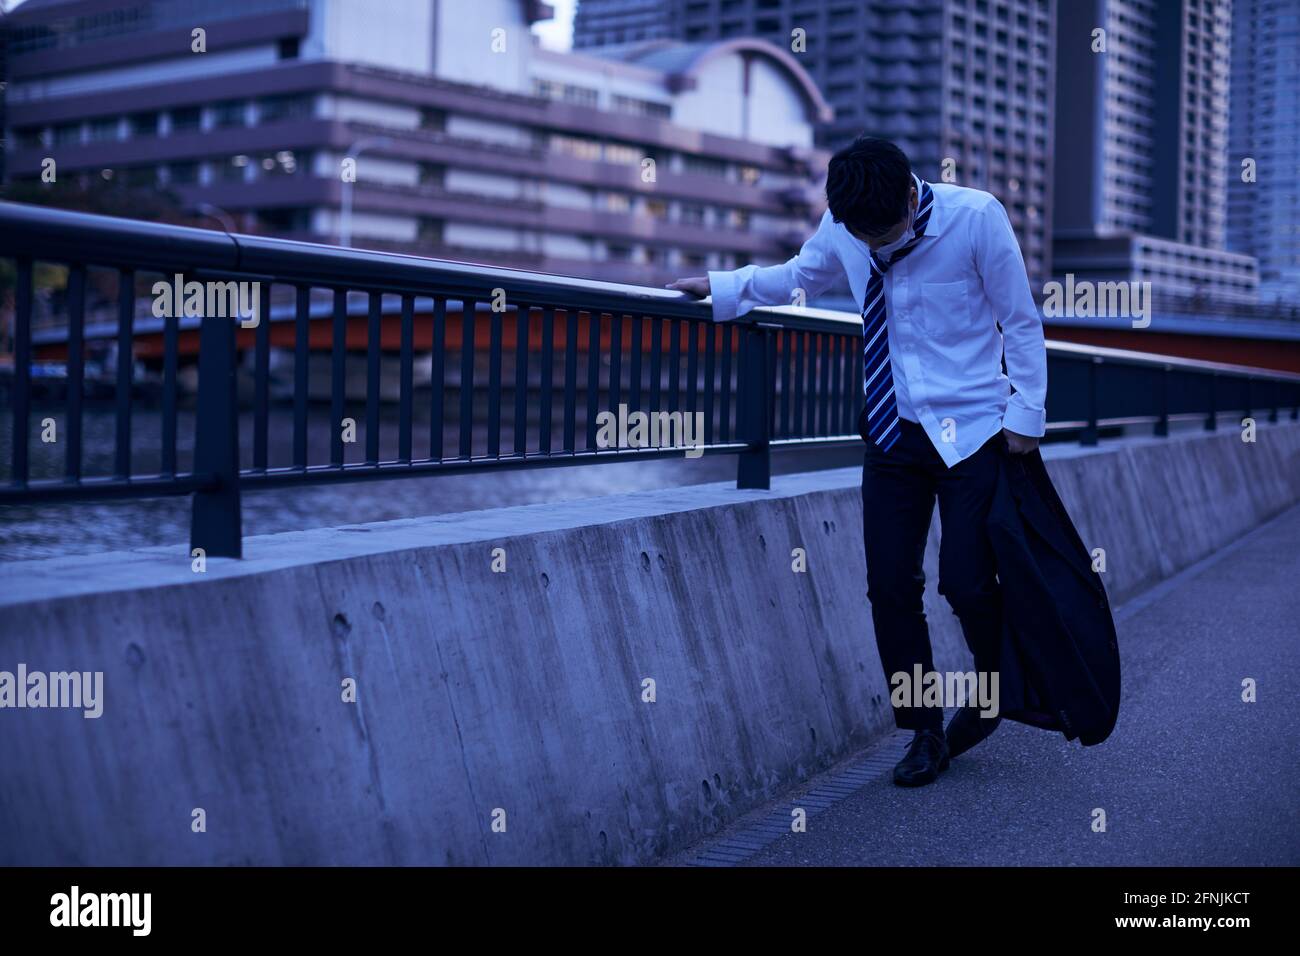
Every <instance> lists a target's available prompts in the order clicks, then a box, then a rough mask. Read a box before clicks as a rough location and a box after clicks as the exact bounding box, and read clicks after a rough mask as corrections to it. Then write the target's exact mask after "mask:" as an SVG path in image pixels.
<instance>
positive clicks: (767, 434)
mask: <svg viewBox="0 0 1300 956" xmlns="http://www.w3.org/2000/svg"><path fill="white" fill-rule="evenodd" d="M740 362H741V368H742V370H743V371H742V374H741V378H740V389H739V394H738V396H737V405H738V407H739V411H740V437H741V439H742V440H743V441H744V442H745V443H746V445H747V448H746V449H745V450H744V451H742V452H741V453H740V454H739V455H738V456H737V457H738V458H739V462H738V465H737V469H736V487H737V488H759V489H767V488H770V487H771V484H772V460H771V444H770V438H771V429H770V424H771V409H772V381H771V376H770V374H769V373H768V368H769V362H768V348H767V333H766V330H764V329H761V328H759V327H757V326H748V327H746V328H745V329H744V330H742V332H741V359H740Z"/></svg>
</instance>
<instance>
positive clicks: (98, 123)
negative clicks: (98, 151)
mask: <svg viewBox="0 0 1300 956" xmlns="http://www.w3.org/2000/svg"><path fill="white" fill-rule="evenodd" d="M114 139H117V119H116V118H114V119H97V120H91V121H90V141H91V142H92V143H102V142H105V141H108V140H114Z"/></svg>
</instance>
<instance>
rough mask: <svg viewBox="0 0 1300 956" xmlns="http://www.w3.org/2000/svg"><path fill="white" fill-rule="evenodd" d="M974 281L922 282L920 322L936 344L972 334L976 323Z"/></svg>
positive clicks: (919, 308)
mask: <svg viewBox="0 0 1300 956" xmlns="http://www.w3.org/2000/svg"><path fill="white" fill-rule="evenodd" d="M970 286H971V283H970V282H969V281H967V280H965V279H963V280H960V281H958V282H922V283H921V301H920V302H918V303H917V325H919V326H920V327H921V330H922V331H923V332H924V333H925V334H926V336H927V337H928V338H929V339H931V340H932V341H933V342H935V343H940V344H941V343H950V342H954V341H956V340H959V339H963V338H965V337H967V336H968V335H969V334H970V331H971V328H972V327H973V326H974V324H975V303H974V300H973V298H972V291H971V288H970Z"/></svg>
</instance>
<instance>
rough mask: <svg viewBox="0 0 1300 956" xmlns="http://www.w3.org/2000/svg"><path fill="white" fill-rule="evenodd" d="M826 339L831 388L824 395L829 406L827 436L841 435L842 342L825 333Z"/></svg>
mask: <svg viewBox="0 0 1300 956" xmlns="http://www.w3.org/2000/svg"><path fill="white" fill-rule="evenodd" d="M826 338H827V339H828V340H829V341H830V350H831V387H830V391H829V392H827V393H826V401H827V403H828V404H829V406H830V422H829V423H828V425H827V427H826V434H828V435H843V434H844V424H843V419H842V417H841V414H842V412H843V411H844V402H843V401H842V399H841V397H840V396H841V395H843V388H844V382H843V379H842V376H843V374H844V353H843V348H844V340H843V338H841V337H840V336H838V335H831V334H829V333H827V335H826Z"/></svg>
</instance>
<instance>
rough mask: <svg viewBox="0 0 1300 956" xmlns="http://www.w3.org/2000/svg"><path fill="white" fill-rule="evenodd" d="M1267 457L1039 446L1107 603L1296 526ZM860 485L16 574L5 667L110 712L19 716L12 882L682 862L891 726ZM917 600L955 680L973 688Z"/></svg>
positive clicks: (673, 493)
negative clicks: (97, 867) (501, 825)
mask: <svg viewBox="0 0 1300 956" xmlns="http://www.w3.org/2000/svg"><path fill="white" fill-rule="evenodd" d="M1258 439H1259V440H1258V441H1257V442H1256V443H1255V444H1243V443H1242V442H1241V440H1240V438H1239V436H1238V434H1237V433H1236V432H1235V431H1234V432H1223V433H1219V434H1216V435H1213V436H1208V437H1203V436H1199V435H1197V436H1192V437H1183V438H1173V439H1169V440H1164V441H1160V440H1155V441H1139V442H1130V443H1122V444H1120V445H1117V446H1115V447H1112V448H1106V447H1103V448H1102V449H1100V450H1097V451H1091V452H1088V453H1086V454H1073V453H1071V452H1070V451H1068V450H1064V449H1054V450H1053V452H1052V456H1051V457H1052V460H1051V462H1050V465H1049V467H1050V469H1051V471H1052V475H1053V478H1054V480H1055V481H1056V482H1057V485H1058V487H1059V488H1060V490H1061V493H1062V496H1063V498H1064V499H1065V501H1066V504H1067V506H1068V507H1069V508H1070V510H1071V513H1072V515H1073V516H1074V518H1075V520H1076V523H1077V524H1078V525H1079V527H1080V531H1081V533H1082V535H1083V537H1084V540H1085V541H1086V542H1087V543H1088V545H1089V547H1102V548H1104V549H1105V550H1106V556H1107V570H1106V575H1107V583H1108V586H1109V587H1110V590H1111V593H1112V596H1113V597H1114V598H1115V600H1116V601H1123V600H1126V599H1128V598H1129V597H1131V596H1133V595H1136V594H1138V593H1140V592H1141V591H1142V590H1143V589H1144V588H1146V587H1148V586H1150V585H1151V584H1153V583H1155V582H1156V581H1159V580H1160V579H1162V578H1163V577H1166V576H1168V575H1169V574H1170V573H1172V572H1173V571H1175V570H1177V569H1178V568H1180V567H1183V566H1185V565H1186V564H1188V563H1191V562H1192V561H1195V560H1197V559H1199V558H1201V557H1203V556H1204V555H1205V554H1208V553H1210V552H1211V551H1213V550H1214V549H1215V548H1217V547H1219V546H1221V545H1223V544H1225V543H1227V542H1228V541H1231V540H1232V539H1234V538H1235V537H1237V536H1238V535H1240V534H1241V533H1243V532H1244V531H1246V530H1248V529H1249V528H1251V527H1253V526H1254V525H1256V524H1258V523H1259V522H1260V521H1262V520H1264V519H1265V518H1267V517H1269V516H1271V515H1273V514H1275V513H1277V512H1279V511H1281V510H1282V509H1283V508H1285V507H1286V506H1288V505H1290V504H1292V503H1294V502H1295V501H1297V500H1300V426H1297V425H1295V424H1290V423H1288V424H1283V425H1279V426H1272V427H1270V426H1264V427H1261V429H1260V431H1259V435H1258ZM858 478H859V476H858V474H857V472H856V470H855V469H844V470H839V471H834V472H823V473H819V474H810V475H797V476H789V477H785V478H781V479H777V480H776V482H775V484H774V489H773V491H771V492H741V491H736V490H735V489H734V488H732V487H729V486H727V485H710V486H697V487H693V488H678V489H673V490H670V491H663V492H645V493H638V494H632V495H621V496H614V497H610V498H605V499H594V500H590V501H577V502H565V503H561V504H555V505H543V506H527V507H522V508H510V509H500V510H497V511H490V512H476V513H471V514H465V515H448V516H439V517H433V518H424V519H413V520H404V521H394V522H385V523H381V524H375V525H367V526H359V527H356V528H343V529H331V530H325V531H311V532H302V533H297V534H285V535H271V536H266V537H261V538H250V539H248V540H247V541H246V542H245V549H246V554H248V556H249V557H248V558H247V559H246V560H245V561H243V562H233V561H221V560H213V561H210V562H209V564H208V570H207V571H206V572H205V573H203V574H195V573H193V572H192V571H191V570H190V564H189V558H188V556H187V555H186V554H185V553H184V551H183V549H164V548H153V549H146V550H141V551H134V552H128V553H124V554H117V555H96V556H85V557H73V558H62V559H52V560H47V561H34V562H24V563H18V564H8V565H4V566H2V567H0V670H13V669H14V668H15V667H16V665H17V664H18V663H19V662H23V663H25V664H26V665H27V667H28V668H29V669H30V670H44V671H57V670H73V669H76V670H82V671H95V670H102V671H103V672H104V674H105V677H104V681H105V701H104V714H103V716H102V717H100V718H99V719H97V720H86V719H83V717H82V716H81V714H80V712H72V711H53V710H0V768H2V772H3V779H4V785H3V787H0V864H15V863H37V864H46V863H50V864H53V863H72V864H81V863H85V864H157V863H163V864H172V863H176V864H190V863H243V862H247V863H265V864H306V863H338V864H354V863H399V864H413V863H455V864H482V863H491V864H505V863H597V862H606V863H615V862H617V863H634V862H641V861H646V860H649V859H652V858H654V857H656V856H658V855H661V854H663V853H665V852H667V851H670V850H672V849H675V848H678V847H680V846H682V845H684V844H685V843H687V842H689V841H690V840H691V839H693V838H694V837H696V836H698V835H700V834H702V833H704V832H708V831H710V830H711V829H713V828H715V827H716V826H717V825H718V824H719V823H720V822H722V821H724V820H726V819H729V818H731V817H733V816H735V815H737V814H739V813H741V812H744V811H745V810H748V809H750V808H752V807H754V806H756V805H758V804H760V803H761V802H763V801H764V800H765V799H767V798H770V797H771V796H773V795H774V794H775V793H777V792H778V791H780V790H781V789H782V788H783V787H785V786H787V785H789V784H790V783H792V782H794V781H797V780H799V779H802V778H804V777H806V776H807V775H808V774H809V773H811V772H813V771H816V770H819V769H821V768H823V767H825V766H827V765H828V764H829V763H830V762H832V761H833V760H835V759H837V758H839V757H840V756H842V755H844V754H845V753H846V752H848V751H850V750H852V749H854V748H856V747H859V746H861V745H863V744H865V743H867V742H868V741H869V740H870V739H871V738H872V737H873V736H875V735H877V734H879V733H880V732H881V731H882V730H884V729H885V728H886V727H887V726H889V725H890V715H889V709H888V700H887V696H886V686H885V683H884V678H883V675H881V673H880V668H879V663H878V660H877V657H876V654H875V648H874V642H873V639H872V636H871V624H870V615H869V613H868V608H867V604H866V599H865V586H864V573H865V572H864V567H863V559H862V547H861V532H860V520H861V508H860V502H859V492H858ZM936 525H937V519H936ZM937 539H938V529H937V527H936V528H933V529H932V532H931V542H930V551H929V554H928V555H927V562H928V565H929V569H928V577H929V580H930V581H931V582H933V581H934V580H935V574H934V568H935V558H936V548H935V546H936V544H937ZM497 547H501V548H504V549H505V557H506V562H507V563H506V568H507V570H506V572H505V573H494V572H493V571H492V550H493V549H494V548H497ZM793 548H804V549H805V550H806V552H807V560H808V573H806V574H796V573H793V572H792V571H791V560H792V558H791V550H792V549H793ZM929 592H930V593H927V611H928V612H929V615H930V620H931V629H932V634H933V639H934V644H935V650H936V666H938V667H940V668H966V667H968V666H969V660H968V657H967V655H966V653H965V650H964V647H963V644H962V641H961V638H960V634H959V631H958V629H957V627H956V621H955V618H953V616H952V615H951V613H950V612H949V611H948V609H947V607H946V605H944V604H943V603H942V599H940V598H938V597H937V596H936V595H934V594H933V588H930V589H929ZM348 677H351V678H355V680H356V682H357V686H358V700H357V703H355V704H350V703H343V702H342V701H341V692H340V684H341V682H342V681H343V680H344V679H345V678H348ZM647 679H652V680H653V681H654V682H655V697H656V699H655V701H654V702H653V703H647V702H644V701H643V699H642V696H643V693H644V691H643V682H644V681H645V680H647ZM200 807H201V808H203V809H204V810H205V811H206V817H207V831H206V832H205V833H193V832H191V813H192V811H193V810H194V809H195V808H200ZM498 809H499V810H502V811H504V814H505V816H504V819H505V824H506V830H505V832H504V833H500V832H494V831H493V828H492V821H493V814H494V811H496V810H498Z"/></svg>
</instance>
